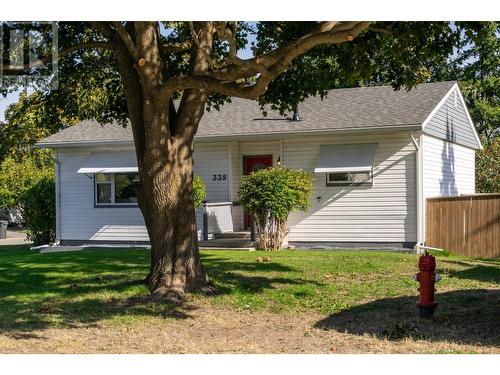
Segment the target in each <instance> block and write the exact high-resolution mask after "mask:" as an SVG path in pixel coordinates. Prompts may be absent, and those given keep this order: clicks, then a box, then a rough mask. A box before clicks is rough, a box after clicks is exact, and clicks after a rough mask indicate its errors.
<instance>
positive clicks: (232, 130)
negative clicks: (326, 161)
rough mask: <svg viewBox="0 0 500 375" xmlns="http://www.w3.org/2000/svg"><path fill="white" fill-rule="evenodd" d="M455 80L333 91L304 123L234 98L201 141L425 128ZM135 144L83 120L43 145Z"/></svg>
mask: <svg viewBox="0 0 500 375" xmlns="http://www.w3.org/2000/svg"><path fill="white" fill-rule="evenodd" d="M454 84H455V82H436V83H426V84H421V85H419V86H417V87H416V88H414V89H412V90H410V91H406V90H404V89H402V90H399V91H395V90H394V89H393V88H392V87H390V86H372V87H360V88H349V89H336V90H330V91H329V92H328V95H327V97H326V98H325V99H324V100H323V101H322V100H321V99H320V98H319V97H311V98H308V99H306V100H305V101H304V102H303V103H301V104H300V105H299V114H300V121H291V120H290V119H287V118H283V117H280V116H279V115H278V114H277V113H273V112H269V114H268V116H267V117H263V116H262V113H261V112H260V110H259V106H258V104H257V103H256V102H255V101H251V100H246V99H239V98H233V99H232V103H228V104H225V105H224V106H223V107H222V108H221V110H220V111H216V110H212V111H210V112H206V113H205V115H204V116H203V119H202V121H201V123H200V126H199V130H198V134H197V137H222V136H225V137H228V136H236V135H251V134H267V133H293V132H308V131H322V130H323V131H328V130H342V129H360V128H380V127H387V128H390V127H397V126H405V125H416V126H418V125H421V124H422V123H423V122H424V121H425V119H426V118H427V116H428V115H429V114H430V113H431V111H432V110H433V109H434V108H435V107H436V106H437V105H438V103H439V102H440V100H441V99H442V98H443V97H444V95H445V94H446V93H447V92H448V91H449V90H450V88H451V87H452V86H453V85H454ZM94 142H99V143H101V142H102V143H109V142H122V143H127V142H132V131H131V129H130V126H128V127H127V128H123V127H122V126H120V125H118V124H116V123H114V124H106V125H100V124H98V123H96V122H94V121H83V122H81V123H79V124H77V125H75V126H71V127H68V128H66V129H64V130H61V131H60V132H58V133H56V134H54V135H52V136H50V137H48V138H45V139H43V140H42V141H41V142H39V143H38V145H39V146H49V145H50V146H52V145H59V144H60V145H63V144H73V143H94Z"/></svg>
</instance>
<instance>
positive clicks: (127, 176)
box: [94, 173, 139, 207]
mask: <svg viewBox="0 0 500 375" xmlns="http://www.w3.org/2000/svg"><path fill="white" fill-rule="evenodd" d="M138 184H139V174H137V173H96V174H95V189H94V190H95V200H94V203H95V205H96V207H102V206H136V205H137V187H138Z"/></svg>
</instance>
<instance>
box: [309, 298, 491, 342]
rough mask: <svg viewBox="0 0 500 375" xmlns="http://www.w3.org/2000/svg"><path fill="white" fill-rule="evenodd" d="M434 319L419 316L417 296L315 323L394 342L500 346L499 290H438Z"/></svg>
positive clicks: (358, 308) (386, 301)
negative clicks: (416, 340)
mask: <svg viewBox="0 0 500 375" xmlns="http://www.w3.org/2000/svg"><path fill="white" fill-rule="evenodd" d="M436 300H437V301H438V303H439V306H438V309H437V310H436V311H435V314H434V318H433V319H431V320H427V319H420V318H419V317H418V310H417V306H416V302H417V298H416V297H413V296H412V297H398V298H386V299H380V300H376V301H373V302H369V303H366V304H363V305H359V306H356V307H353V308H350V309H347V310H344V311H341V312H339V313H335V314H332V315H330V316H329V317H327V318H325V319H323V320H321V321H319V322H317V323H316V325H315V327H317V328H320V329H324V330H335V331H338V332H347V333H351V334H356V335H363V334H370V335H373V336H375V337H378V338H380V339H388V340H392V341H398V340H403V339H405V338H413V339H425V340H429V341H449V342H454V343H458V344H472V345H478V344H480V345H485V346H495V347H498V346H500V322H499V320H498V312H499V311H500V290H488V289H470V290H458V291H453V292H444V293H438V294H437V295H436Z"/></svg>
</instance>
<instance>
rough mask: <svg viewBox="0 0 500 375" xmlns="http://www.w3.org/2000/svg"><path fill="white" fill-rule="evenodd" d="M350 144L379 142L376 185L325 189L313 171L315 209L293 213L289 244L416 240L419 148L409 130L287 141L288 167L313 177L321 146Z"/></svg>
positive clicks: (321, 175) (321, 176)
mask: <svg viewBox="0 0 500 375" xmlns="http://www.w3.org/2000/svg"><path fill="white" fill-rule="evenodd" d="M349 143H377V149H376V153H375V160H374V166H373V184H372V185H369V184H368V185H361V186H349V187H345V186H339V187H334V186H326V183H325V182H326V173H314V174H313V176H314V193H313V197H312V200H311V204H312V206H311V208H310V209H309V210H308V211H307V212H306V213H292V214H291V215H290V217H289V227H291V231H290V233H289V235H288V240H289V241H320V242H414V241H416V209H415V206H416V204H415V203H416V201H415V199H416V198H415V194H416V190H415V150H414V147H413V145H412V144H411V142H410V139H409V137H408V133H407V132H397V133H379V134H366V135H339V136H310V137H302V138H300V139H284V145H283V146H284V147H283V148H284V150H283V154H284V157H283V159H284V160H283V161H284V165H285V166H286V167H289V168H295V169H303V170H306V171H309V172H311V173H312V172H313V170H314V168H315V166H316V162H317V159H318V157H319V151H320V146H321V145H325V144H349ZM318 197H320V199H318Z"/></svg>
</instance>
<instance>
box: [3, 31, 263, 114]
mask: <svg viewBox="0 0 500 375" xmlns="http://www.w3.org/2000/svg"><path fill="white" fill-rule="evenodd" d="M254 41H255V35H252V34H251V35H249V38H248V44H247V46H246V48H244V49H242V50H240V51H238V56H239V57H240V58H242V59H248V58H250V57H252V56H253V54H252V50H251V49H250V46H251V43H252V42H254ZM18 99H19V91H16V92H13V93H10V94H8V95H7V96H6V97H5V98H4V97H3V96H1V95H0V122H3V121H5V110H6V109H7V107H8V106H9V105H11V104H13V103H16V102H17V100H18Z"/></svg>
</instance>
